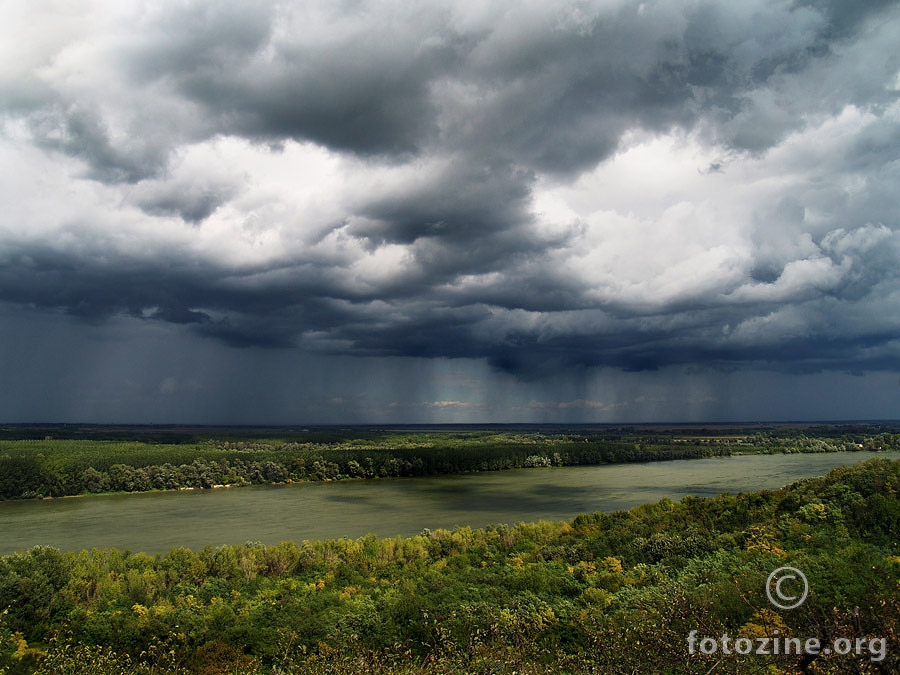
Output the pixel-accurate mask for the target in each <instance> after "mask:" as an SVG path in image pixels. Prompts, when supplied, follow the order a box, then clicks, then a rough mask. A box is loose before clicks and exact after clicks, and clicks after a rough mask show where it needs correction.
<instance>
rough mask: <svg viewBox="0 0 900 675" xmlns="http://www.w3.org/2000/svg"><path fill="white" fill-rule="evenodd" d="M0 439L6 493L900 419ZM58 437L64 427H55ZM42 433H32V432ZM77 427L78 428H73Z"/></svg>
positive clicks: (538, 463)
mask: <svg viewBox="0 0 900 675" xmlns="http://www.w3.org/2000/svg"><path fill="white" fill-rule="evenodd" d="M16 431H17V430H5V433H4V434H2V436H0V499H30V498H31V499H33V498H46V497H63V496H72V495H81V494H98V493H105V492H145V491H150V490H178V489H209V488H214V487H224V486H242V485H262V484H277V483H285V482H302V481H329V480H347V479H372V478H386V477H414V476H433V475H441V474H457V473H469V472H475V471H497V470H504V469H516V468H539V467H546V466H578V465H596V464H615V463H626V462H647V461H663V460H673V459H697V458H707V457H721V456H730V455H734V454H749V453H785V452H836V451H848V450H849V451H883V450H900V433H898V431H900V430H898V429H897V428H895V427H877V426H876V427H872V426H869V427H846V426H837V427H822V428H814V429H778V430H769V431H760V430H755V429H745V430H741V429H728V430H725V431H721V430H720V431H710V430H708V429H698V430H677V431H671V430H665V431H648V430H646V429H644V430H628V429H625V430H616V431H607V432H592V433H572V432H557V433H546V432H507V431H466V432H459V431H454V432H450V431H437V432H436V431H420V432H371V431H370V432H363V431H358V430H350V431H347V430H333V431H328V432H293V433H290V434H281V435H280V436H273V435H269V436H260V435H257V436H253V435H247V434H235V433H232V434H222V433H220V434H210V433H207V434H186V433H181V432H175V431H172V432H168V433H165V432H155V436H154V438H152V439H147V440H142V441H134V440H124V439H119V438H116V437H115V436H114V437H113V439H110V438H105V437H104V436H108V435H109V434H108V433H107V434H104V433H101V432H96V431H95V432H93V433H92V434H90V433H89V434H86V435H85V434H81V436H80V437H79V436H78V435H75V437H68V438H67V437H63V438H59V437H55V436H51V435H45V437H43V438H34V437H29V434H28V433H27V432H28V430H18V433H19V436H21V437H19V438H15V437H11V436H13V435H14V433H15V432H16ZM53 431H54V433H56V434H58V433H59V430H53ZM33 435H34V434H33V433H32V434H31V436H33ZM70 436H72V434H71V433H70Z"/></svg>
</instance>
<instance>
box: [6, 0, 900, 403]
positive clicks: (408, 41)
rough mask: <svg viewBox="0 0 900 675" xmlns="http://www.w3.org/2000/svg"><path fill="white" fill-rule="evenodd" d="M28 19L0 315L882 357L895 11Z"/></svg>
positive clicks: (41, 11)
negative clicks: (8, 309)
mask: <svg viewBox="0 0 900 675" xmlns="http://www.w3.org/2000/svg"><path fill="white" fill-rule="evenodd" d="M52 4H53V3H32V2H13V3H7V4H6V5H4V9H2V10H0V26H3V28H2V29H0V30H2V31H4V32H5V33H6V35H5V36H4V37H3V38H2V39H0V44H2V45H4V47H3V51H4V52H5V53H4V54H3V56H4V58H3V64H4V65H3V67H2V69H0V123H2V134H0V157H2V161H0V167H2V168H0V172H2V173H0V201H2V203H4V204H5V205H6V207H5V208H4V213H3V215H2V216H0V300H2V301H4V302H6V303H11V304H13V305H17V306H19V307H26V308H31V309H32V310H33V311H58V310H63V311H65V312H66V313H69V314H71V315H74V316H76V317H80V318H82V319H85V320H89V321H94V322H97V321H101V322H102V321H108V320H110V319H113V318H115V317H119V316H122V315H128V316H130V317H133V318H135V319H137V320H140V321H144V322H148V323H153V322H165V323H169V324H178V325H183V326H185V327H187V328H188V329H190V330H191V331H193V332H195V333H196V334H198V335H201V336H207V337H209V338H210V339H213V340H216V341H218V342H220V343H224V344H227V345H232V346H265V347H273V348H289V349H301V350H303V351H313V352H325V353H328V354H340V355H355V356H378V357H384V356H416V357H466V358H474V359H486V360H487V361H488V362H489V363H490V364H491V365H492V366H494V367H496V368H499V369H502V370H506V371H509V372H512V373H516V374H519V375H521V376H524V377H531V376H534V375H540V374H541V373H547V372H552V371H554V370H556V369H560V368H581V367H584V366H611V367H614V368H618V369H622V370H626V371H641V370H652V369H657V368H661V367H666V366H672V365H676V366H681V365H684V366H690V365H696V364H701V365H704V366H713V367H717V368H723V369H730V368H735V367H742V368H743V367H751V366H752V367H755V366H760V365H762V366H764V367H766V368H772V369H775V370H780V371H784V372H815V371H821V370H837V371H864V370H892V369H897V368H898V364H900V278H898V270H900V234H898V232H900V209H898V206H900V205H898V198H897V191H896V187H897V186H898V185H900V162H898V160H897V158H898V157H900V102H898V93H900V72H898V67H900V66H898V62H900V61H898V56H900V47H898V43H897V39H896V38H897V35H900V7H898V5H897V4H896V3H889V2H870V3H858V2H850V1H847V2H839V1H833V2H785V1H771V2H763V1H761V0H751V1H750V2H742V3H733V2H699V1H698V2H666V1H659V2H642V3H638V2H596V3H592V2H546V1H542V2H525V3H522V2H496V3H489V5H488V6H484V3H468V2H447V3H429V4H426V5H424V6H418V5H417V4H416V3H406V2H387V1H385V2H379V1H371V2H369V1H363V2H357V3H333V2H303V3H258V2H253V3H250V2H246V3H242V2H234V3H213V4H210V3H199V2H178V3H168V2H162V3H153V4H144V3H137V2H135V3H118V2H117V3H102V2H95V3H84V4H79V5H78V7H77V8H73V7H69V6H67V7H68V9H67V10H66V11H68V12H69V14H64V13H61V12H60V10H59V8H56V7H51V5H52ZM177 385H178V382H176V381H175V380H172V381H171V382H169V384H168V385H166V386H167V387H168V389H169V390H171V391H175V390H176V389H177ZM457 404H459V405H462V403H461V402H459V401H455V400H452V399H448V400H437V401H436V402H435V405H436V406H443V407H453V406H454V405H457ZM571 405H572V406H574V407H578V408H591V406H594V407H597V406H599V405H600V404H596V405H594V403H592V402H591V401H590V400H585V399H579V398H573V399H572V403H571ZM604 405H605V404H604Z"/></svg>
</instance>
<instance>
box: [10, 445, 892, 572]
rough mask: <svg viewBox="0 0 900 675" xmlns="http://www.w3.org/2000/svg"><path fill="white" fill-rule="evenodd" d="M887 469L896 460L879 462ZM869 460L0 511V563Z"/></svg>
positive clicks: (617, 503) (703, 487) (194, 494)
mask: <svg viewBox="0 0 900 675" xmlns="http://www.w3.org/2000/svg"><path fill="white" fill-rule="evenodd" d="M878 456H881V457H887V458H890V459H898V458H900V453H880V454H879V455H878ZM871 457H872V454H870V453H867V452H858V453H852V452H838V453H828V454H804V455H801V454H798V455H747V456H740V457H723V458H714V459H691V460H675V461H669V462H651V463H647V464H611V465H603V466H579V467H552V468H541V469H518V470H513V471H495V472H486V473H477V474H466V475H458V476H440V477H434V478H405V479H383V480H371V481H340V482H332V483H303V484H294V485H280V486H259V487H245V488H231V489H217V490H198V491H178V492H150V493H142V494H116V495H97V496H88V497H72V498H64V499H51V500H40V501H37V500H34V501H6V502H3V501H0V555H5V554H8V553H11V552H13V551H16V550H21V549H25V548H28V547H30V546H35V545H38V544H46V545H50V546H56V547H58V548H60V549H63V550H80V549H82V548H109V547H115V548H119V549H127V550H131V551H146V552H148V553H158V552H163V551H167V550H169V549H170V548H172V547H175V546H187V547H189V548H192V549H199V548H202V547H203V546H205V545H206V544H212V545H214V546H217V545H220V544H241V543H244V542H247V541H261V542H263V543H265V544H275V543H278V542H279V541H284V540H297V541H299V540H302V539H325V538H336V537H352V538H356V537H361V536H363V535H365V534H368V533H374V534H377V535H379V536H382V537H392V536H395V535H398V534H399V535H404V536H408V535H412V534H416V533H418V532H421V531H422V529H423V528H426V527H427V528H431V529H437V528H441V527H443V528H452V527H454V526H456V525H471V526H473V527H480V526H484V525H489V524H493V523H509V524H514V523H518V522H522V521H526V522H527V521H536V520H568V519H571V518H573V517H574V516H576V515H578V514H579V513H587V512H593V511H614V510H617V509H627V508H630V507H632V506H637V505H638V504H644V503H647V502H654V501H658V500H660V499H662V498H663V497H669V498H670V499H673V500H677V499H680V498H681V497H683V496H685V495H697V496H712V495H716V494H719V493H722V492H731V493H735V494H736V493H738V492H749V491H753V490H762V489H776V488H779V487H781V486H783V485H786V484H788V483H791V482H793V481H796V480H799V479H801V478H806V477H809V476H818V475H822V474H825V473H827V472H828V471H830V470H831V469H832V468H834V467H836V466H840V465H844V464H855V463H857V462H861V461H863V460H866V459H870V458H871Z"/></svg>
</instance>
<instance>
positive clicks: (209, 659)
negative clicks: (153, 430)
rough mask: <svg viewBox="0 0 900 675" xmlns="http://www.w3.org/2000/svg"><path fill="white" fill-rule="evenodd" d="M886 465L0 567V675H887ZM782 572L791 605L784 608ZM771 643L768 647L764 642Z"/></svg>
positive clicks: (891, 493) (895, 647) (896, 554)
mask: <svg viewBox="0 0 900 675" xmlns="http://www.w3.org/2000/svg"><path fill="white" fill-rule="evenodd" d="M898 541H900V462H897V461H894V462H892V461H888V460H884V459H877V458H876V459H872V460H869V461H867V462H864V463H862V464H858V465H855V466H851V467H842V468H839V469H835V470H834V471H832V472H831V473H829V474H828V475H827V476H825V477H821V478H812V479H806V480H803V481H799V482H797V483H795V484H793V485H791V486H788V487H785V488H783V489H780V490H777V491H763V492H756V493H748V494H739V495H728V494H726V495H721V496H719V497H715V498H708V499H707V498H697V497H687V498H684V499H682V500H681V501H679V502H673V501H670V500H663V501H661V502H658V503H655V504H648V505H645V506H641V507H637V508H634V509H631V510H630V511H627V512H625V511H617V512H614V513H594V514H585V515H582V516H578V517H577V518H575V519H574V520H573V521H571V522H561V523H549V522H541V523H531V524H525V523H522V524H519V525H516V526H511V527H508V526H496V527H487V528H482V529H471V528H468V527H461V528H457V529H455V530H452V531H448V530H436V531H428V530H426V531H423V532H422V533H421V534H419V535H418V536H414V537H408V538H399V537H398V538H394V539H379V538H377V537H374V536H367V537H363V538H361V539H356V540H349V539H339V540H329V541H305V542H302V543H299V542H283V543H281V544H279V545H276V546H265V545H262V544H258V543H247V544H245V545H237V546H221V547H218V548H213V547H206V548H204V549H202V550H200V551H191V550H188V549H184V548H178V549H173V550H171V551H169V552H168V553H165V554H162V555H154V556H151V555H146V554H142V553H130V552H123V551H118V550H98V549H94V550H90V551H81V552H61V551H58V550H56V549H52V548H47V547H37V548H33V549H31V550H29V551H25V552H21V553H17V554H14V555H10V556H5V557H0V673H2V674H3V675H24V674H35V675H62V674H66V675H80V674H85V675H87V674H88V673H92V674H96V675H119V674H122V675H124V674H125V673H139V674H145V675H150V674H151V673H153V674H159V675H176V674H177V675H191V674H195V673H196V674H200V675H213V674H223V673H231V674H234V675H238V674H241V675H269V674H271V675H281V674H286V673H297V674H301V675H302V674H304V673H316V674H324V673H349V672H354V673H373V674H374V673H385V674H386V673H404V674H407V673H408V674H412V673H433V674H437V673H447V674H456V673H459V674H462V673H484V674H487V673H506V674H509V675H511V674H512V673H520V674H521V673H572V674H582V673H584V674H587V673H605V674H611V675H615V674H623V675H624V674H625V673H637V672H642V673H643V672H654V673H697V674H700V673H747V672H766V673H769V674H771V675H776V674H787V673H800V672H804V673H829V674H837V673H896V672H898V670H900V642H898V640H900V544H898ZM784 565H791V566H794V567H796V568H798V569H800V570H802V571H803V572H804V573H805V574H806V576H807V577H808V579H809V585H810V593H809V597H808V598H807V600H806V602H805V603H804V604H803V605H802V606H800V607H798V608H796V609H793V610H778V609H775V608H773V606H772V605H771V604H769V603H768V602H767V601H766V596H765V590H764V589H765V586H766V579H767V575H768V574H769V573H770V572H772V571H773V570H775V569H776V568H778V567H781V566H784ZM691 630H699V632H700V635H709V636H719V635H722V634H725V633H727V634H729V635H732V636H735V637H737V636H745V637H748V638H754V639H755V638H758V637H765V636H772V635H773V634H780V635H789V636H799V637H803V638H806V637H809V636H814V637H818V638H820V639H822V640H823V641H828V640H833V639H835V638H836V637H838V636H845V637H847V638H849V639H857V638H858V639H860V640H863V641H865V640H872V639H881V638H883V639H884V644H885V650H884V656H883V658H881V659H878V660H873V659H871V658H869V656H870V655H868V654H863V655H858V654H855V653H853V652H851V653H849V654H847V655H839V654H835V653H832V654H829V655H825V654H822V655H819V656H817V657H815V658H813V659H808V658H806V657H803V658H801V657H799V656H796V655H783V654H781V655H771V654H770V655H765V656H760V655H756V654H751V655H747V656H741V655H732V656H730V657H728V658H725V657H723V655H722V654H716V655H704V654H702V653H698V652H695V653H694V654H690V653H689V651H688V649H687V644H686V638H687V636H688V635H689V632H690V631H691ZM776 631H777V633H776Z"/></svg>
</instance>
